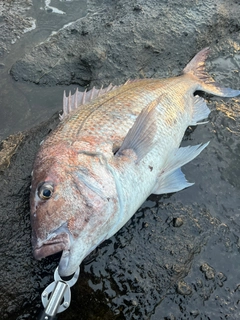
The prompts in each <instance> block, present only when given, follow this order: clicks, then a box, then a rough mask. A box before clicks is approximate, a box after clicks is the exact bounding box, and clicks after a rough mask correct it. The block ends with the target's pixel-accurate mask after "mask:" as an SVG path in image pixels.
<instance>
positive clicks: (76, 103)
mask: <svg viewBox="0 0 240 320" xmlns="http://www.w3.org/2000/svg"><path fill="white" fill-rule="evenodd" d="M115 88H117V86H113V85H112V84H110V85H109V86H108V87H106V88H103V87H101V88H100V89H96V88H95V87H93V88H92V89H91V90H89V91H87V90H85V91H83V92H81V91H78V88H77V90H76V92H75V93H74V94H73V95H72V94H71V91H70V92H69V95H68V97H67V96H66V92H65V91H64V94H63V113H62V114H61V115H59V118H60V120H61V121H62V120H64V119H65V118H66V117H67V115H68V114H69V113H71V112H72V111H73V110H75V109H77V108H79V107H80V106H81V105H84V104H86V103H88V102H90V101H92V100H94V99H95V98H97V97H100V96H101V95H103V94H104V93H107V92H109V91H112V90H114V89H115Z"/></svg>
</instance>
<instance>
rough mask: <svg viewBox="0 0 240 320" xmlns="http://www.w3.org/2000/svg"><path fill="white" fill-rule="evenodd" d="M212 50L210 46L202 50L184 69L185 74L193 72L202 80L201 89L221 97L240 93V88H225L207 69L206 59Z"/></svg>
mask: <svg viewBox="0 0 240 320" xmlns="http://www.w3.org/2000/svg"><path fill="white" fill-rule="evenodd" d="M209 52H210V49H209V48H205V49H203V50H201V51H200V52H199V53H197V54H196V56H195V57H194V58H193V59H192V60H191V61H190V62H189V63H188V64H187V66H186V67H185V68H184V69H183V74H191V75H194V76H195V77H197V78H198V81H200V83H201V84H200V88H199V89H200V90H203V91H206V92H208V93H211V94H213V95H216V96H220V97H230V98H231V97H236V96H238V95H240V90H233V89H231V88H224V87H222V86H221V85H220V84H219V83H217V82H216V81H214V79H213V78H212V77H211V76H210V75H209V74H208V73H207V72H206V70H205V60H206V59H207V57H208V54H209Z"/></svg>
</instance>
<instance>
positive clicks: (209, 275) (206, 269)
mask: <svg viewBox="0 0 240 320" xmlns="http://www.w3.org/2000/svg"><path fill="white" fill-rule="evenodd" d="M200 270H201V271H202V272H203V273H204V274H205V277H206V279H207V280H212V279H214V278H215V270H214V269H213V268H212V267H210V266H209V265H208V264H207V263H203V264H202V265H201V267H200Z"/></svg>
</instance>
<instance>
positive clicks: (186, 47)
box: [11, 0, 239, 86]
mask: <svg viewBox="0 0 240 320" xmlns="http://www.w3.org/2000/svg"><path fill="white" fill-rule="evenodd" d="M177 4H178V3H177V1H172V2H171V4H169V2H167V1H161V3H159V1H157V0H151V1H148V2H147V3H146V2H145V1H143V0H138V1H137V2H135V3H134V4H133V3H132V2H131V1H130V2H129V1H126V0H121V1H118V2H117V3H115V2H112V1H108V0H105V1H103V2H101V3H99V2H98V1H93V0H92V1H89V2H88V11H89V14H88V15H87V16H86V17H84V18H81V19H79V20H77V21H76V22H73V23H72V24H70V25H69V26H67V27H66V28H63V29H61V30H60V31H59V32H57V33H56V34H54V35H53V36H51V37H50V38H49V39H48V40H47V41H45V42H44V43H42V44H40V45H38V46H37V47H36V48H35V49H33V51H32V52H30V53H28V54H26V55H25V57H24V58H22V59H20V60H19V61H17V62H16V63H15V64H14V65H13V67H12V69H11V74H12V76H13V78H14V79H16V80H18V81H31V82H34V83H36V84H41V85H48V86H53V85H59V84H64V85H70V84H78V85H81V86H82V85H85V86H88V85H90V86H93V85H97V86H101V85H108V84H109V83H110V82H112V81H113V82H114V84H121V83H124V82H125V81H126V80H128V79H129V78H137V77H164V76H170V75H174V74H176V73H178V70H179V69H180V70H181V69H182V68H183V67H184V66H185V64H186V62H187V61H189V59H190V57H192V56H193V55H194V54H195V53H196V52H197V51H198V50H199V49H200V48H203V47H204V46H207V45H209V44H212V45H215V42H216V39H219V38H222V37H224V35H228V34H229V32H230V30H231V36H232V37H234V36H235V35H237V33H238V27H237V26H238V20H239V6H238V4H237V3H236V2H235V1H233V0H231V1H230V3H228V5H227V7H226V3H225V2H224V1H223V0H220V1H219V0H214V1H213V0H208V1H205V2H204V3H198V5H197V7H196V2H195V1H193V0H188V1H185V2H184V5H181V6H178V8H177V10H176V6H177ZM230 16H231V19H230V18H229V17H230ZM213 21H214V23H213ZM123 39H124V40H123ZM176 39H177V42H178V44H177V45H174V43H175V42H176ZM172 61H174V64H172ZM170 66H171V67H170Z"/></svg>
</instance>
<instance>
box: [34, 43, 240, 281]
mask: <svg viewBox="0 0 240 320" xmlns="http://www.w3.org/2000/svg"><path fill="white" fill-rule="evenodd" d="M208 53H209V49H208V48H205V49H203V50H202V51H200V52H199V53H198V54H197V55H196V56H195V57H194V58H193V59H192V60H191V61H190V62H189V64H188V65H187V66H186V67H185V69H184V70H183V73H182V75H180V76H178V77H172V78H168V79H141V80H135V81H129V82H127V83H126V84H124V85H122V86H119V87H113V86H112V85H110V86H108V87H107V88H101V89H99V90H98V89H95V88H93V89H92V90H90V91H89V92H83V93H81V92H78V91H76V93H75V94H74V95H69V97H68V98H67V97H66V96H65V95H64V99H63V102H64V103H63V114H62V115H61V117H60V119H61V120H62V121H61V123H60V124H59V126H58V127H57V128H56V130H55V131H53V132H52V133H51V134H50V135H49V137H48V138H47V139H46V140H45V141H44V143H43V144H42V145H41V147H40V150H39V152H38V154H37V156H36V159H35V163H34V169H33V176H32V188H31V196H30V206H31V225H32V245H33V249H34V255H35V257H36V258H37V259H41V258H43V257H46V256H48V255H51V254H54V253H56V252H59V251H62V252H63V253H62V257H61V259H60V262H59V274H60V275H61V276H69V275H71V274H73V273H74V272H75V271H76V270H77V268H78V266H79V264H80V263H81V262H82V260H83V259H84V258H85V257H86V256H87V255H88V254H89V253H90V252H91V251H92V250H93V249H94V248H96V246H97V245H99V244H100V243H101V242H102V241H104V240H105V239H108V238H109V237H111V236H112V235H113V234H114V233H116V232H117V231H118V230H119V229H120V228H121V227H122V226H123V225H124V224H125V223H126V222H127V221H128V220H129V219H130V218H131V216H132V215H133V214H134V213H135V211H136V210H137V209H138V208H139V206H140V205H141V204H142V203H143V202H144V201H145V199H146V198H147V197H148V196H149V195H150V194H151V193H153V194H163V193H172V192H177V191H180V190H182V189H184V188H186V187H189V186H191V185H192V183H189V182H188V181H187V180H186V178H185V176H184V174H183V173H182V171H181V167H182V166H183V165H185V164H186V163H188V162H189V161H191V160H193V159H194V158H195V157H196V156H197V155H199V154H200V152H202V151H203V150H204V148H205V147H206V146H207V145H208V143H205V144H203V145H196V146H188V147H179V146H180V143H181V140H182V138H183V135H184V133H185V130H186V129H187V127H188V126H189V125H197V124H199V123H201V122H199V121H202V120H204V119H206V118H207V117H208V114H209V113H210V110H209V109H208V107H207V106H206V103H205V101H204V99H203V98H200V97H198V96H196V95H195V94H196V91H199V90H200V91H205V92H208V93H210V94H214V95H218V96H222V97H235V96H237V95H239V94H240V91H239V90H232V89H230V88H223V87H221V86H220V85H219V84H217V83H215V82H214V80H213V79H212V78H211V77H210V76H209V75H208V74H207V72H206V71H205V60H206V58H207V55H208Z"/></svg>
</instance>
